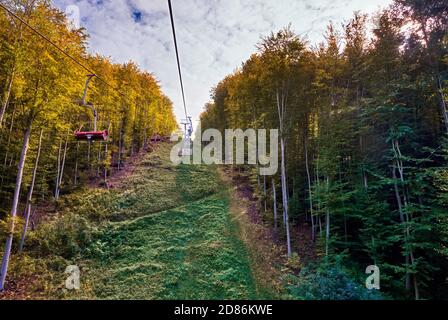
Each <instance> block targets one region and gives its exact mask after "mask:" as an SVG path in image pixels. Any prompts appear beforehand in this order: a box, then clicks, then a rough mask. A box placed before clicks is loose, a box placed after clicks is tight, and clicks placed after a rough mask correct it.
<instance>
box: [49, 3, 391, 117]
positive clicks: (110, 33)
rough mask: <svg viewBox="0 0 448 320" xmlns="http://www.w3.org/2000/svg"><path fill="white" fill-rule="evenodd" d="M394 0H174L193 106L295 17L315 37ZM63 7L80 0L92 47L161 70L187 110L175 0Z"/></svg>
mask: <svg viewBox="0 0 448 320" xmlns="http://www.w3.org/2000/svg"><path fill="white" fill-rule="evenodd" d="M391 2H392V0H172V5H173V10H174V18H175V23H176V29H177V40H178V45H179V51H180V60H181V65H182V72H183V77H184V85H185V95H186V100H187V107H188V109H189V113H190V114H191V115H192V116H193V119H194V120H197V119H198V117H199V114H200V113H201V111H202V108H203V106H204V104H205V103H206V102H207V101H209V100H210V89H211V88H212V87H214V86H215V85H216V84H217V83H218V82H219V81H220V80H221V79H223V78H224V77H225V76H226V75H227V74H229V73H231V72H232V71H233V70H235V68H237V67H239V66H240V65H241V62H243V61H245V60H246V59H248V58H249V57H250V55H251V54H252V53H253V52H254V51H255V45H256V43H257V42H258V41H259V39H260V36H262V35H266V34H269V33H270V32H271V31H277V30H279V29H281V28H282V27H284V26H286V25H287V24H289V23H291V25H292V28H293V29H294V30H295V31H296V32H297V33H298V34H300V35H302V36H306V38H307V39H308V40H309V42H310V43H311V44H317V43H318V42H320V41H322V34H323V33H324V32H325V28H326V26H327V25H328V23H329V22H330V21H333V22H334V23H337V24H338V25H339V24H340V23H341V22H344V21H347V20H348V19H349V18H350V17H351V16H352V14H353V12H354V11H357V10H359V11H362V12H365V13H372V12H375V11H377V10H379V9H380V8H383V7H385V6H387V5H388V4H390V3H391ZM53 3H54V4H55V5H56V6H57V7H59V8H61V9H62V10H63V11H65V10H66V8H67V7H68V6H70V5H76V6H78V7H79V13H80V18H81V19H80V24H81V26H83V27H85V28H86V29H87V31H88V33H89V34H90V40H89V51H90V52H92V53H99V54H101V55H105V56H110V57H111V58H112V60H113V61H115V62H120V63H123V62H127V61H129V60H133V61H134V62H136V63H137V64H138V65H139V66H140V67H141V68H142V69H144V70H147V71H149V72H152V73H154V75H155V76H156V78H157V79H158V80H159V81H160V84H161V86H162V89H163V91H164V92H165V94H167V95H168V96H169V97H170V98H171V100H172V101H173V102H174V110H175V113H176V116H177V117H178V120H180V119H182V118H185V116H184V112H183V105H182V98H181V94H180V88H179V80H178V74H177V66H176V60H175V53H174V45H173V39H172V33H171V25H170V20H169V15H168V5H167V0H78V1H76V0H71V1H70V0H53Z"/></svg>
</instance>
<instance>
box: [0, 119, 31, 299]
mask: <svg viewBox="0 0 448 320" xmlns="http://www.w3.org/2000/svg"><path fill="white" fill-rule="evenodd" d="M31 126H32V120H30V122H29V124H28V128H27V130H26V131H25V135H24V138H23V146H22V153H21V155H20V161H19V165H18V168H17V178H16V187H15V190H14V197H13V201H12V208H11V222H10V227H9V234H8V237H7V238H6V244H5V253H4V255H3V259H2V266H1V270H0V291H3V290H4V288H5V280H6V273H7V272H8V264H9V258H10V255H11V247H12V240H13V235H14V225H15V219H16V216H17V207H18V204H19V196H20V188H21V186H22V177H23V169H24V167H25V161H26V155H27V152H28V146H29V142H30V135H31Z"/></svg>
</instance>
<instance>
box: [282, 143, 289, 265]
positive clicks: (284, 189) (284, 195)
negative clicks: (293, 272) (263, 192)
mask: <svg viewBox="0 0 448 320" xmlns="http://www.w3.org/2000/svg"><path fill="white" fill-rule="evenodd" d="M280 144H281V152H282V161H281V180H282V200H283V201H282V202H283V214H284V217H285V218H284V219H285V229H286V246H287V249H288V257H290V256H291V255H292V250H291V237H290V234H289V217H288V198H287V192H288V191H287V185H286V165H285V141H284V138H281V139H280Z"/></svg>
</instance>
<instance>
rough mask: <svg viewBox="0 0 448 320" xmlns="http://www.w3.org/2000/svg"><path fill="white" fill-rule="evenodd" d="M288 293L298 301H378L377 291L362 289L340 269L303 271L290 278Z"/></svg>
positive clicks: (332, 267)
mask: <svg viewBox="0 0 448 320" xmlns="http://www.w3.org/2000/svg"><path fill="white" fill-rule="evenodd" d="M290 283H292V284H291V285H289V286H288V290H289V293H290V294H291V295H292V296H293V298H294V299H298V300H379V299H382V297H381V295H380V294H379V293H378V292H377V291H371V290H368V289H366V288H364V287H363V286H362V285H361V284H359V283H357V282H355V281H354V280H353V279H352V278H351V277H350V276H349V275H348V274H347V273H346V272H345V271H343V270H342V269H341V268H340V267H336V266H328V267H327V268H319V269H317V270H312V269H310V268H307V269H303V270H302V271H301V273H300V274H299V276H298V277H294V276H291V277H290Z"/></svg>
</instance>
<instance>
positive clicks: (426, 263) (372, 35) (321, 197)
mask: <svg viewBox="0 0 448 320" xmlns="http://www.w3.org/2000/svg"><path fill="white" fill-rule="evenodd" d="M447 27H448V3H447V2H446V1H443V0H440V1H419V0H396V1H395V2H394V4H393V5H392V6H391V7H390V8H388V9H387V10H384V11H381V12H378V13H377V14H376V15H373V16H367V15H365V14H363V13H361V12H357V13H355V14H354V16H353V18H352V19H351V20H350V21H348V22H345V23H342V22H341V21H334V22H332V23H330V24H329V25H328V28H327V32H326V34H325V41H324V42H323V43H320V44H318V45H314V44H312V43H309V42H308V41H307V39H306V38H305V37H300V36H298V35H297V34H296V33H294V31H293V30H292V29H291V28H290V27H289V26H286V27H285V28H284V29H282V30H280V31H278V32H273V33H271V34H270V35H267V36H265V37H263V38H262V39H261V40H260V42H259V43H258V44H257V51H256V52H255V53H254V54H253V55H252V56H251V57H250V58H249V59H248V60H247V61H245V62H244V63H243V64H242V65H241V67H239V68H237V69H236V70H235V72H234V73H232V74H230V75H228V76H227V77H225V78H224V79H223V80H222V81H221V82H219V84H218V85H217V86H216V87H215V88H214V89H213V91H212V102H211V103H208V104H207V105H206V106H205V111H204V112H203V114H202V115H201V121H202V128H203V129H204V130H205V129H208V128H217V129H220V130H221V131H223V130H224V129H225V128H241V129H243V130H244V129H248V128H255V129H256V128H272V129H279V130H280V134H281V137H280V148H281V151H280V154H281V155H282V158H281V166H282V168H281V170H279V173H278V174H277V176H273V177H258V179H256V180H258V182H257V184H258V187H257V188H258V193H259V195H260V202H261V203H260V207H261V208H262V210H264V211H266V210H267V211H268V212H269V214H268V215H265V216H267V219H268V221H270V222H271V225H272V226H273V228H275V230H276V231H277V232H278V236H279V238H280V240H281V241H282V242H283V243H284V244H285V246H286V247H287V251H288V255H289V256H293V255H294V252H295V251H296V250H297V249H298V248H297V244H296V247H294V243H292V242H293V241H292V240H291V238H292V234H293V233H295V232H296V231H294V230H297V228H300V226H301V225H306V226H309V228H308V230H309V232H310V233H311V237H312V239H313V241H314V242H315V243H316V246H317V248H318V250H319V251H320V260H318V261H320V263H321V264H322V265H321V266H320V268H317V271H316V270H314V271H313V272H317V274H319V272H321V274H322V275H323V276H322V277H319V276H317V277H315V276H314V277H311V278H310V277H308V279H311V281H325V275H326V274H329V273H330V274H331V272H332V271H328V267H329V266H335V265H338V266H340V267H341V268H344V269H348V270H350V271H351V273H352V274H360V273H363V272H364V270H365V268H366V266H368V265H376V266H378V267H379V269H380V270H381V279H382V281H381V291H382V292H383V293H385V294H386V296H389V297H394V298H399V299H403V298H413V299H428V298H439V299H440V298H447V294H448V291H447V288H448V283H447V282H446V281H447V280H446V277H447V274H448V263H447V262H448V260H447V258H448V257H447V255H448V251H447V244H448V243H447V241H448V238H447V236H448V215H447V209H448V207H447V205H448V198H447V193H446V192H447V187H448V184H447V181H448V180H447V178H448V167H447V160H448V140H447V133H448V113H447V106H446V104H447V96H448V86H447V84H448V33H447ZM241 169H244V168H241ZM246 169H247V170H251V172H252V175H256V172H255V171H254V169H253V168H246ZM276 195H277V197H276ZM277 211H278V212H279V215H280V216H282V217H277ZM273 213H274V214H275V216H274V215H273ZM277 228H278V230H277ZM307 232H308V231H307ZM298 246H300V243H299V244H298ZM322 266H325V267H322ZM319 270H322V271H319ZM325 270H326V271H325ZM304 279H307V277H305V278H304ZM304 279H302V281H303V280H304ZM300 281H301V280H300V278H299V283H300ZM305 282H306V281H305ZM311 288H312V286H311V287H306V286H305V287H304V286H300V285H299V286H298V287H296V288H293V290H295V291H297V292H301V291H303V290H310V291H311ZM310 294H311V293H310Z"/></svg>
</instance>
